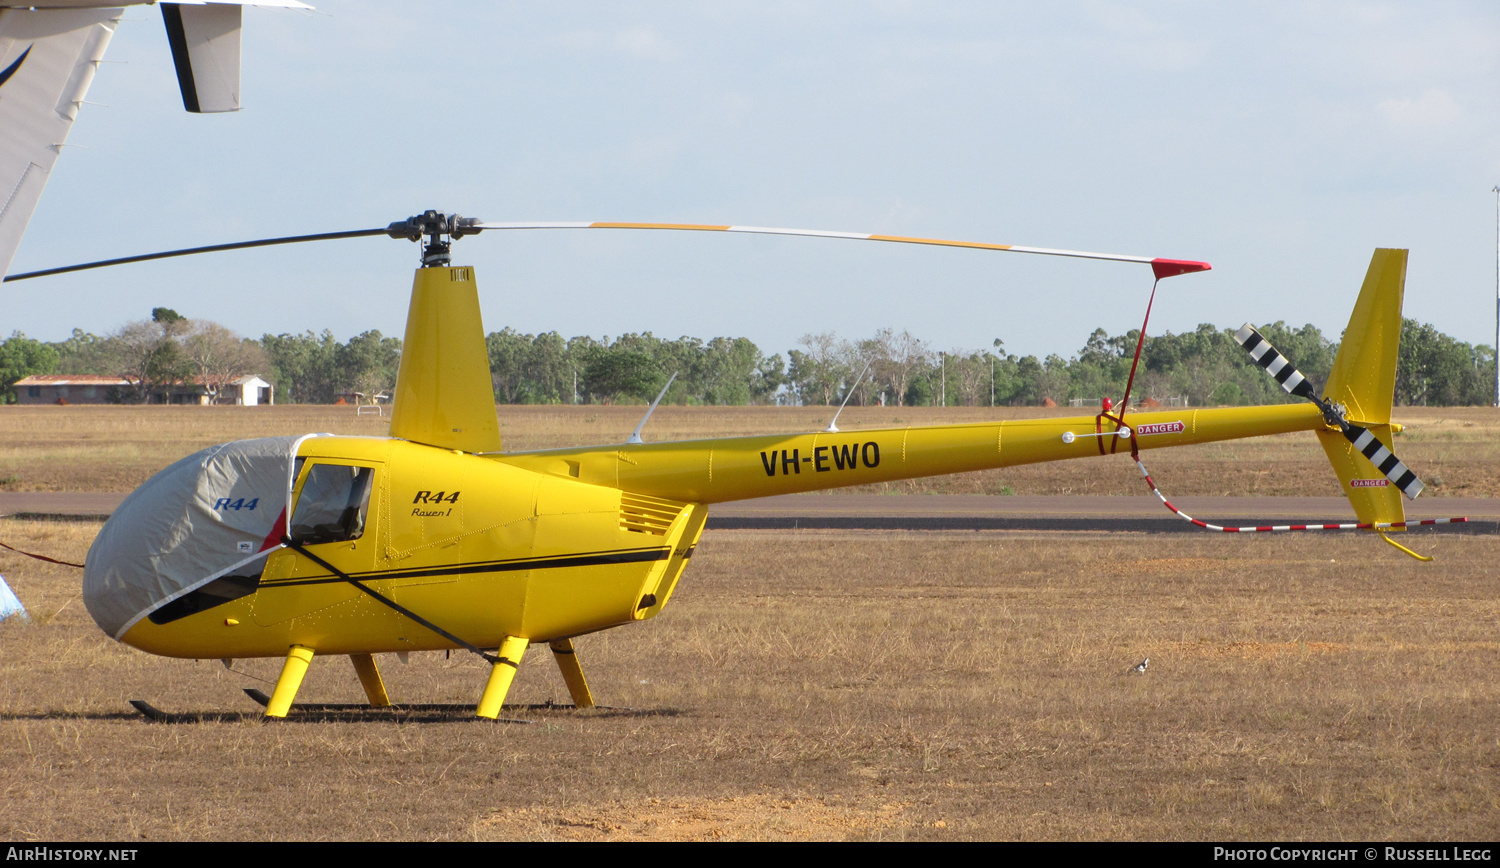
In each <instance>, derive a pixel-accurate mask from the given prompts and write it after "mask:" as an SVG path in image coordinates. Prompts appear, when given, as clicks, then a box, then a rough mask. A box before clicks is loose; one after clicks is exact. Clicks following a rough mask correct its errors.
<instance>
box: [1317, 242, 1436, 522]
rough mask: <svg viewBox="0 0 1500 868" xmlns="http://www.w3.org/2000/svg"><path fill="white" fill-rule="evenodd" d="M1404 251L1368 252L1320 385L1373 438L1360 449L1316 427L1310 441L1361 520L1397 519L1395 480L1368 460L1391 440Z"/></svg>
mask: <svg viewBox="0 0 1500 868" xmlns="http://www.w3.org/2000/svg"><path fill="white" fill-rule="evenodd" d="M1406 257H1407V251H1405V250H1389V249H1380V250H1376V251H1375V254H1374V256H1372V257H1371V258H1370V268H1369V271H1367V272H1366V274H1365V282H1364V286H1363V287H1362V288H1361V289H1360V292H1359V299H1358V300H1357V301H1356V302H1355V303H1354V313H1353V314H1352V315H1351V316H1350V317H1349V327H1348V328H1347V329H1345V330H1344V339H1343V342H1342V343H1341V344H1340V346H1339V353H1338V357H1337V358H1336V359H1335V360H1334V363H1333V372H1332V374H1330V376H1329V378H1328V385H1327V387H1326V388H1325V389H1324V390H1323V397H1324V398H1325V399H1327V400H1330V401H1332V402H1334V403H1335V404H1340V405H1342V406H1343V407H1344V408H1345V410H1346V413H1345V418H1346V419H1347V420H1348V421H1349V422H1350V424H1352V425H1356V426H1359V427H1360V428H1363V429H1364V430H1366V431H1368V432H1369V433H1370V435H1371V436H1372V437H1373V438H1374V439H1375V441H1377V442H1376V443H1370V444H1368V447H1369V448H1368V450H1362V449H1361V448H1360V446H1359V444H1357V443H1355V442H1354V441H1353V440H1351V438H1350V436H1349V434H1347V433H1344V432H1340V431H1337V430H1324V431H1319V432H1318V441H1319V442H1320V443H1321V444H1322V446H1323V451H1324V453H1325V454H1327V456H1328V460H1329V462H1331V463H1332V464H1333V470H1334V472H1335V473H1337V474H1338V477H1339V483H1340V486H1341V487H1342V488H1343V491H1344V495H1345V496H1346V497H1348V498H1349V503H1350V505H1352V506H1353V507H1354V512H1355V514H1356V515H1358V516H1359V520H1360V521H1362V522H1401V521H1404V520H1405V508H1404V504H1403V503H1402V500H1401V495H1402V490H1403V489H1402V487H1401V483H1400V482H1399V481H1398V480H1393V479H1391V478H1389V474H1386V473H1383V472H1382V470H1383V468H1380V467H1377V466H1376V465H1375V464H1372V460H1374V458H1380V459H1381V460H1382V461H1383V462H1385V461H1387V460H1388V459H1386V458H1385V456H1389V455H1390V451H1391V447H1392V442H1391V435H1392V427H1391V424H1390V421H1391V403H1392V400H1393V398H1394V394H1395V391H1396V359H1397V354H1398V352H1399V349H1400V344H1401V303H1402V296H1403V294H1404V292H1405V288H1406ZM1361 436H1362V435H1361ZM1382 446H1383V447H1384V451H1381V448H1380V447H1382ZM1369 451H1374V452H1376V453H1377V454H1376V455H1375V456H1374V458H1372V457H1370V456H1368V455H1367V452H1369ZM1390 459H1394V456H1390ZM1398 463H1399V462H1398ZM1413 479H1415V477H1413ZM1413 488H1414V491H1415V492H1420V491H1421V483H1420V482H1415V485H1414V486H1412V485H1408V486H1407V489H1408V492H1411V491H1412V489H1413ZM1411 496H1415V493H1412V495H1411Z"/></svg>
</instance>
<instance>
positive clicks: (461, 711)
mask: <svg viewBox="0 0 1500 868" xmlns="http://www.w3.org/2000/svg"><path fill="white" fill-rule="evenodd" d="M245 695H246V696H248V697H250V698H251V699H253V700H255V701H256V703H258V704H259V705H260V706H261V707H266V706H269V705H270V704H271V697H270V695H269V694H267V693H266V692H265V691H263V690H261V689H259V688H256V687H246V688H245ZM478 707H479V706H477V705H474V704H472V703H470V704H467V705H465V704H464V703H461V702H414V703H407V704H404V705H395V704H392V705H386V706H383V707H380V708H376V707H374V706H372V705H370V704H369V703H365V702H299V703H296V704H294V705H293V706H292V711H298V712H303V713H305V714H330V713H331V714H355V713H357V714H366V715H372V716H373V715H379V716H387V715H388V714H403V713H406V714H433V713H440V714H441V713H444V712H446V713H450V714H453V715H454V716H458V715H464V716H465V717H473V716H474V710H475V709H476V708H478ZM510 707H511V708H524V709H548V708H572V707H573V706H571V705H555V704H553V703H550V702H549V703H546V704H545V705H512V706H510ZM499 722H500V723H534V722H535V721H531V720H521V719H520V718H500V719H499Z"/></svg>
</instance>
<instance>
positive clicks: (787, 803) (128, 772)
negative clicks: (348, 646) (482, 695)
mask: <svg viewBox="0 0 1500 868" xmlns="http://www.w3.org/2000/svg"><path fill="white" fill-rule="evenodd" d="M96 527H97V526H95V525H90V524H83V523H79V524H70V523H61V522H55V523H53V522H18V521H14V520H0V538H3V539H6V540H8V541H11V542H12V544H16V545H20V546H22V547H34V548H37V549H44V550H47V551H51V552H56V553H60V554H63V555H65V556H68V557H71V558H79V559H81V558H82V556H83V554H84V551H85V549H86V547H87V545H88V543H89V541H90V539H91V537H92V535H93V533H94V532H95V529H96ZM1421 548H1422V549H1423V550H1424V551H1425V552H1426V553H1428V554H1431V555H1434V556H1436V558H1437V560H1436V561H1434V562H1433V563H1430V564H1419V563H1416V562H1415V561H1412V560H1410V559H1408V558H1406V557H1404V556H1401V555H1399V554H1397V553H1395V552H1394V551H1391V550H1389V549H1387V548H1386V547H1384V546H1381V545H1379V543H1378V542H1376V541H1373V540H1370V539H1368V538H1363V537H1349V536H1340V537H1312V536H1303V537H1277V538H1267V537H1255V538H1233V539H1225V538H1222V537H1219V536H1209V535H1204V536H1202V537H1196V536H1180V535H1171V536H1165V537H1160V536H1145V535H1135V534H1037V533H1000V532H994V533H925V534H891V533H878V534H876V533H860V532H848V533H820V532H808V531H802V532H796V531H792V532H785V533H767V532H727V531H726V532H715V533H711V534H709V535H708V536H707V537H705V539H704V541H703V543H702V545H701V546H700V547H699V552H698V555H697V556H696V557H695V558H694V563H693V566H692V568H691V569H690V570H689V572H688V574H687V576H686V577H685V579H684V581H683V587H682V588H681V590H680V591H679V593H678V596H677V597H676V598H674V602H673V604H672V605H671V606H669V607H668V608H667V610H666V612H665V613H664V614H663V615H662V616H661V617H659V618H657V619H656V620H654V621H650V622H646V623H644V624H642V625H638V626H635V627H631V628H623V629H619V630H615V631H611V632H607V633H603V634H599V635H597V636H589V637H583V638H582V639H580V640H579V642H578V645H579V653H580V655H581V659H582V660H583V662H584V664H585V667H586V669H587V671H588V673H589V676H590V679H591V682H592V685H593V687H594V688H595V691H596V693H597V695H598V696H599V698H600V701H601V702H604V703H608V704H612V705H619V706H628V707H630V709H633V710H629V711H623V710H622V711H608V710H596V711H593V712H586V713H571V712H563V711H517V712H514V713H516V714H517V715H520V716H523V717H526V718H527V719H530V720H532V721H534V723H532V724H530V725H518V724H493V723H487V722H486V723H480V722H476V721H473V720H468V719H457V720H433V719H424V718H421V717H412V718H409V719H405V720H401V721H391V720H380V721H372V720H367V719H351V718H343V719H340V718H338V717H335V716H325V717H323V718H320V719H319V718H314V719H303V720H296V719H294V720H288V721H284V722H278V723H268V722H265V721H263V720H262V719H261V718H260V717H259V716H258V713H257V712H258V708H257V707H256V706H255V705H253V704H252V703H251V702H250V701H249V700H248V699H246V698H245V697H244V696H243V695H241V694H240V692H239V690H240V688H241V687H244V686H259V687H263V688H266V687H267V685H266V684H265V683H263V681H261V680H259V679H270V678H273V677H274V675H275V673H276V671H277V669H278V664H277V663H276V662H275V661H267V660H251V661H236V663H235V664H234V666H235V670H236V671H235V672H229V671H226V670H225V669H224V668H223V667H222V666H221V665H220V664H219V663H218V662H215V661H201V662H195V661H180V660H167V659H162V658H156V657H151V656H148V655H146V654H143V653H140V652H137V651H134V650H133V649H130V648H126V647H124V646H121V645H118V644H116V643H114V642H112V641H110V640H109V639H107V638H106V637H105V636H103V635H102V634H101V633H100V632H99V631H98V629H97V628H96V627H95V626H94V625H93V623H92V621H91V620H90V619H89V617H88V615H87V613H86V612H85V611H84V609H83V606H82V603H81V601H79V599H78V591H77V588H78V575H77V572H76V571H73V570H67V569H65V568H62V567H53V566H48V565H42V564H37V563H35V562H30V561H23V559H21V558H19V557H18V556H15V555H10V554H8V553H4V554H0V572H3V573H4V574H5V575H6V577H7V578H8V579H9V580H10V581H11V583H12V585H13V586H14V588H15V590H16V591H17V593H18V594H19V595H20V596H21V598H22V599H23V601H25V602H26V604H27V605H28V607H29V609H30V610H31V612H32V613H33V615H34V621H33V623H31V624H21V623H17V622H16V621H15V620H14V619H12V621H10V622H7V623H4V624H0V769H3V771H0V791H3V793H4V797H3V799H0V802H3V804H4V805H5V810H4V812H3V813H0V836H3V837H4V838H6V839H8V840H11V841H17V842H19V841H25V840H28V839H42V840H74V839H115V840H125V841H128V840H179V839H214V840H222V839H266V838H269V839H371V840H379V839H480V840H495V839H543V840H545V839H589V840H596V839H718V838H724V839H844V838H856V839H968V838H986V839H1010V838H1025V839H1037V838H1047V839H1079V838H1082V839H1097V838H1146V839H1259V840H1268V839H1279V840H1294V839H1328V840H1332V839H1402V840H1415V839H1422V840H1429V839H1434V840H1435V839H1483V840H1492V839H1494V838H1496V837H1497V836H1500V727H1497V725H1496V720H1497V716H1500V715H1497V711H1500V637H1497V635H1496V630H1495V625H1496V623H1497V619H1500V592H1497V588H1496V582H1495V570H1494V567H1493V564H1494V563H1495V561H1496V558H1497V557H1500V540H1496V539H1494V538H1487V537H1459V536H1442V537H1425V538H1423V540H1422V542H1421ZM542 651H543V649H534V650H533V652H532V653H531V655H530V656H528V658H527V659H526V661H525V663H524V664H523V666H522V669H521V672H520V675H519V678H518V679H517V683H516V687H515V689H514V690H513V692H512V695H511V699H512V701H513V702H517V703H536V702H545V701H547V700H558V701H566V697H567V694H566V690H565V688H564V687H563V685H562V682H561V679H560V678H559V677H558V676H557V674H556V671H555V668H554V667H553V665H552V663H551V660H550V655H548V654H546V653H539V652H542ZM1147 656H1149V657H1150V658H1151V664H1150V667H1149V669H1148V671H1147V672H1146V674H1144V675H1127V674H1122V673H1123V672H1124V671H1125V670H1126V669H1127V668H1128V667H1130V666H1131V665H1132V664H1134V663H1136V662H1138V661H1139V660H1141V659H1142V658H1144V657H1147ZM380 662H381V666H382V668H383V669H384V671H385V673H386V676H387V680H388V683H389V684H390V685H391V689H392V692H393V695H394V697H395V698H396V699H397V700H398V701H406V702H437V701H459V702H473V701H474V700H475V698H476V696H477V693H478V691H479V689H480V687H481V685H482V682H483V679H484V676H485V667H484V666H483V665H482V664H481V663H480V662H478V661H477V660H474V659H472V658H470V657H469V656H468V655H458V654H455V655H454V656H453V657H452V658H451V659H447V658H445V657H444V655H442V654H439V653H425V654H415V655H413V656H412V659H411V663H410V665H406V666H403V665H401V664H399V663H398V662H397V661H396V660H395V658H394V657H391V656H385V655H382V657H381V658H380ZM132 698H144V699H148V700H150V701H153V702H155V703H156V704H158V705H160V706H162V707H164V708H166V709H168V710H173V711H190V712H200V713H204V715H205V716H204V719H203V720H202V721H201V722H195V723H182V724H154V723H147V722H144V721H143V720H142V719H140V718H138V717H136V716H134V715H133V714H132V712H131V711H130V709H129V708H128V706H127V705H126V701H127V700H128V699H132ZM299 698H300V699H302V700H304V701H356V700H358V699H359V698H360V691H359V687H358V684H357V682H356V680H355V678H354V675H353V671H352V668H351V667H350V666H349V665H348V663H347V661H344V660H341V659H337V658H319V659H318V660H315V661H314V663H313V667H312V670H311V673H310V675H309V677H308V681H307V682H306V684H305V685H304V687H303V689H302V693H301V695H300V697H299Z"/></svg>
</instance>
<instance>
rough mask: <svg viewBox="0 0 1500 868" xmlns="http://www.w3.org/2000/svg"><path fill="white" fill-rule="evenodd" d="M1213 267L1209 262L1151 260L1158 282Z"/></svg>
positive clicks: (1152, 269)
mask: <svg viewBox="0 0 1500 868" xmlns="http://www.w3.org/2000/svg"><path fill="white" fill-rule="evenodd" d="M1212 268H1213V266H1212V265H1209V264H1208V263H1207V262H1193V261H1192V260H1189V259H1153V260H1151V271H1152V273H1154V274H1155V275H1156V279H1157V280H1161V279H1162V278H1163V277H1176V276H1177V275H1179V274H1192V273H1193V272H1195V271H1208V270H1210V269H1212Z"/></svg>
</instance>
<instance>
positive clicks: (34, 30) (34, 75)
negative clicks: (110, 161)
mask: <svg viewBox="0 0 1500 868" xmlns="http://www.w3.org/2000/svg"><path fill="white" fill-rule="evenodd" d="M80 5H82V4H80ZM122 11H123V10H121V9H119V8H107V9H13V8H6V9H0V273H3V272H4V271H5V270H6V269H8V268H9V267H10V260H11V257H12V256H14V255H15V252H16V247H17V246H19V245H20V243H21V235H22V233H24V232H25V231H26V224H27V223H28V222H29V221H30V220H31V212H33V211H35V210H36V203H37V200H38V199H40V198H41V196H42V188H43V187H45V186H46V184H47V176H48V175H49V174H51V172H52V165H53V164H54V163H56V162H57V155H58V154H59V153H61V151H62V147H63V143H64V142H66V141H67V139H68V130H70V129H72V127H73V121H74V119H75V118H77V117H78V106H79V105H81V104H82V103H83V97H84V94H86V93H87V92H88V89H89V84H90V83H91V82H92V81H93V80H94V69H95V67H96V65H97V64H98V62H99V60H100V59H101V58H102V57H104V49H105V46H107V45H109V38H110V37H111V36H112V35H114V32H115V24H116V23H118V22H119V19H120V13H121V12H122Z"/></svg>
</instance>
